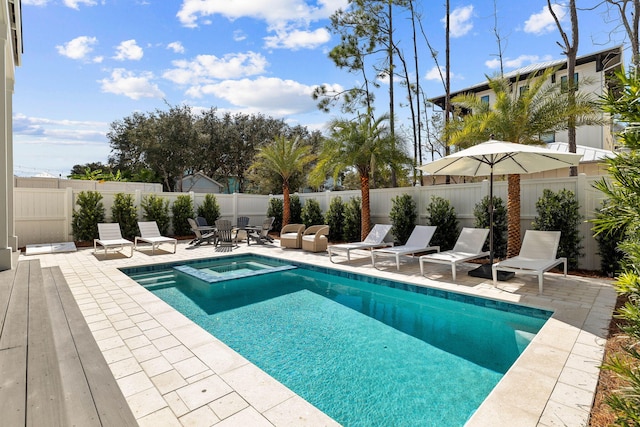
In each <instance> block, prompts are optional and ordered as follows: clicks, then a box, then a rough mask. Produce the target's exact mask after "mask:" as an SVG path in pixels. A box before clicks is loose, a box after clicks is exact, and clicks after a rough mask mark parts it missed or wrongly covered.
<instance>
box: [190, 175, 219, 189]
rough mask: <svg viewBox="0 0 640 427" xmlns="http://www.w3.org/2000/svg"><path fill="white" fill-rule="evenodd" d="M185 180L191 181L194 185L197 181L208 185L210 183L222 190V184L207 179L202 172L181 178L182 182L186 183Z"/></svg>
mask: <svg viewBox="0 0 640 427" xmlns="http://www.w3.org/2000/svg"><path fill="white" fill-rule="evenodd" d="M187 180H189V181H191V182H192V183H194V184H195V183H196V182H198V181H206V182H209V183H211V184H213V185H217V186H218V187H219V188H224V184H220V183H219V182H218V181H216V180H215V179H213V178H210V177H208V176H207V175H205V174H204V173H202V172H196V173H194V174H192V175H186V176H185V177H183V178H182V181H183V182H184V181H187ZM187 191H188V189H187Z"/></svg>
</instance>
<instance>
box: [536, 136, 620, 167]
mask: <svg viewBox="0 0 640 427" xmlns="http://www.w3.org/2000/svg"><path fill="white" fill-rule="evenodd" d="M547 148H548V149H549V150H554V151H559V152H561V153H568V152H569V144H568V143H566V142H557V141H556V142H551V143H549V144H547ZM576 153H578V154H582V159H580V163H593V162H601V161H603V160H604V159H607V158H611V157H613V156H615V153H614V152H613V151H609V150H603V149H601V148H593V147H586V146H584V145H576Z"/></svg>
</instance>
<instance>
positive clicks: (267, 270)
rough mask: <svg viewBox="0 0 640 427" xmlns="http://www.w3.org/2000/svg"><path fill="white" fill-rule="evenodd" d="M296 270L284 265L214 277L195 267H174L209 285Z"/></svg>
mask: <svg viewBox="0 0 640 427" xmlns="http://www.w3.org/2000/svg"><path fill="white" fill-rule="evenodd" d="M294 268H296V266H295V265H283V266H280V267H269V268H265V269H263V270H248V269H240V270H235V272H229V273H225V274H223V275H220V274H218V275H213V274H211V273H208V272H206V271H205V270H198V269H196V268H193V267H189V266H188V265H178V266H175V267H173V269H174V270H176V271H179V272H181V273H184V274H187V275H189V276H191V277H195V278H198V279H200V280H202V281H204V282H207V283H216V282H224V281H226V280H233V279H241V278H244V277H253V276H260V275H263V274H269V273H276V272H279V271H286V270H292V269H294Z"/></svg>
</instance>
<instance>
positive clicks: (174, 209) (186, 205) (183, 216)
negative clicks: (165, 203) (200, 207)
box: [171, 195, 194, 236]
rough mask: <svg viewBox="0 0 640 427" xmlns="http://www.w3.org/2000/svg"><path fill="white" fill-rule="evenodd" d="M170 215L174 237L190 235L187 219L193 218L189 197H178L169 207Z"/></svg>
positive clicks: (191, 203)
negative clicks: (171, 216) (171, 215)
mask: <svg viewBox="0 0 640 427" xmlns="http://www.w3.org/2000/svg"><path fill="white" fill-rule="evenodd" d="M171 213H172V214H173V232H174V233H175V235H176V236H187V235H189V234H192V232H191V227H190V226H189V221H188V219H189V218H193V217H194V215H193V202H192V201H191V197H190V196H187V195H180V196H178V197H177V198H176V201H175V202H173V205H172V206H171Z"/></svg>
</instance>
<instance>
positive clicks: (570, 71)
mask: <svg viewBox="0 0 640 427" xmlns="http://www.w3.org/2000/svg"><path fill="white" fill-rule="evenodd" d="M547 7H548V8H549V12H550V13H551V16H553V20H554V21H555V22H556V26H557V27H558V31H559V32H560V36H561V37H562V43H558V45H559V46H560V47H561V48H562V50H563V52H562V53H564V54H565V55H566V57H567V87H566V90H567V96H568V98H567V99H568V101H569V107H570V108H571V107H572V106H573V105H574V104H575V102H576V91H577V90H578V82H577V81H576V80H575V77H574V76H576V58H577V56H578V41H579V34H578V9H576V0H569V16H570V17H571V40H569V36H567V33H566V32H565V31H564V30H563V29H562V24H561V23H560V19H559V18H558V14H557V13H556V11H555V10H554V8H553V7H552V5H551V0H547ZM567 139H568V141H567V143H568V144H569V152H571V153H575V152H576V117H575V116H574V115H573V114H570V115H569V117H568V122H567ZM570 175H571V176H577V175H578V168H577V167H576V166H572V167H571V169H570Z"/></svg>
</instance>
